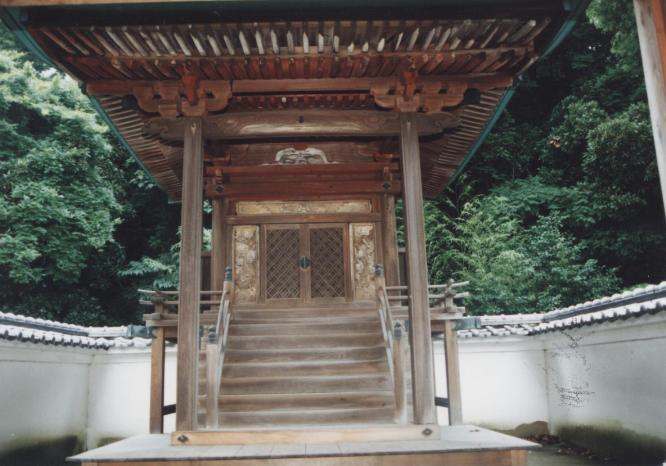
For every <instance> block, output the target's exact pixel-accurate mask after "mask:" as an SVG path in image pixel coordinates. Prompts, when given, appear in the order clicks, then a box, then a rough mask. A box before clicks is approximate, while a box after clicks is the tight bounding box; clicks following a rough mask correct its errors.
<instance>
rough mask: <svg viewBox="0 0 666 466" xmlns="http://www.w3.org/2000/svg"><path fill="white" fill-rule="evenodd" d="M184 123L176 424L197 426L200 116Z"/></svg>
mask: <svg viewBox="0 0 666 466" xmlns="http://www.w3.org/2000/svg"><path fill="white" fill-rule="evenodd" d="M186 123H187V124H186V125H185V127H184V133H185V135H184V140H185V142H184V152H183V154H184V156H183V194H182V203H181V228H182V233H181V241H180V243H181V246H180V274H179V290H180V293H179V294H178V296H179V298H178V301H179V302H178V369H177V372H178V381H177V388H176V406H177V407H178V408H177V411H176V427H177V429H179V430H195V429H196V428H197V391H198V381H199V373H198V363H199V345H198V338H199V301H200V294H199V293H200V291H201V242H202V228H203V224H202V220H203V218H202V217H203V132H202V122H201V119H200V118H192V119H187V120H186Z"/></svg>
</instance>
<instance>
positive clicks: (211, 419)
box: [206, 329, 220, 428]
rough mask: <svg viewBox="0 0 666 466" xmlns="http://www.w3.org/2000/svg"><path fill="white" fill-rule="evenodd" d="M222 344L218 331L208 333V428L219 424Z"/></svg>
mask: <svg viewBox="0 0 666 466" xmlns="http://www.w3.org/2000/svg"><path fill="white" fill-rule="evenodd" d="M219 345H220V342H219V336H218V335H217V333H216V331H215V330H213V329H210V330H209V332H208V344H207V345H206V427H208V428H215V427H217V424H218V418H217V414H218V411H219V409H218V398H219V390H220V381H219V380H217V366H218V365H219V358H220V347H219Z"/></svg>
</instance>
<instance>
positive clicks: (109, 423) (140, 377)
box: [87, 348, 176, 448]
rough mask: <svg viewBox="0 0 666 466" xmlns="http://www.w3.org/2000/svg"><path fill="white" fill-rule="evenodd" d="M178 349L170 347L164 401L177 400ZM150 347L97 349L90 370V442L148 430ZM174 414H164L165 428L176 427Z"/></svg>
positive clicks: (95, 443)
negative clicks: (104, 350)
mask: <svg viewBox="0 0 666 466" xmlns="http://www.w3.org/2000/svg"><path fill="white" fill-rule="evenodd" d="M175 375H176V352H175V348H167V351H166V359H165V387H164V392H165V404H166V405H169V404H172V403H175V402H176V401H175V400H176V386H175V382H176V376H175ZM149 404H150V350H149V349H148V350H143V349H142V350H129V349H125V350H111V351H108V352H99V353H96V354H95V356H94V359H93V362H92V366H91V371H90V397H89V400H88V412H89V415H88V435H87V446H88V448H92V447H94V446H97V445H98V444H99V443H100V441H107V440H109V439H117V438H124V437H128V436H131V435H137V434H145V433H147V432H148V408H149ZM174 418H175V416H174V415H170V416H167V417H166V418H165V432H171V431H173V428H174Z"/></svg>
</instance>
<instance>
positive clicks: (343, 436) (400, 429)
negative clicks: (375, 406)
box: [171, 424, 441, 446]
mask: <svg viewBox="0 0 666 466" xmlns="http://www.w3.org/2000/svg"><path fill="white" fill-rule="evenodd" d="M428 428H429V429H430V433H429V434H427V435H426V434H425V433H424V429H423V426H414V425H386V424H384V425H378V426H367V425H366V426H364V427H353V426H352V427H339V428H335V427H326V426H319V427H317V426H311V428H310V429H290V428H289V427H287V426H282V428H279V429H252V428H248V429H241V428H239V429H233V430H232V429H225V430H219V431H199V432H180V431H176V432H172V433H171V444H172V445H187V446H195V445H270V444H278V445H286V444H301V445H303V444H305V443H308V444H322V443H337V442H380V441H382V442H390V441H394V442H395V441H402V440H427V439H437V438H439V436H440V429H441V428H440V426H438V425H431V426H428ZM179 437H180V438H181V440H185V441H184V442H183V441H181V440H179Z"/></svg>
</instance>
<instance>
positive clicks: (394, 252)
mask: <svg viewBox="0 0 666 466" xmlns="http://www.w3.org/2000/svg"><path fill="white" fill-rule="evenodd" d="M382 232H383V235H382V239H383V244H382V249H383V251H384V272H385V276H386V284H387V285H388V286H396V285H399V284H400V264H399V261H398V232H397V224H396V219H395V196H393V195H392V194H384V198H383V200H382Z"/></svg>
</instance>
